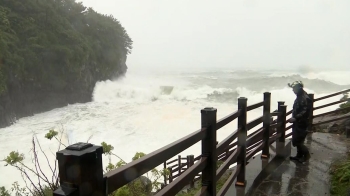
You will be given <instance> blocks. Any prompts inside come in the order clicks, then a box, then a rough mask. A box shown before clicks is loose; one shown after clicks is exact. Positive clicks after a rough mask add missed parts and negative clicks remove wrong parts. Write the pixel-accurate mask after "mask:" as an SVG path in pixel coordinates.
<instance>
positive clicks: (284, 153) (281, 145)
mask: <svg viewBox="0 0 350 196" xmlns="http://www.w3.org/2000/svg"><path fill="white" fill-rule="evenodd" d="M283 104H284V102H278V113H279V115H278V117H277V125H278V126H277V134H281V136H280V137H279V138H278V139H277V140H276V155H277V156H278V157H281V158H284V159H285V158H287V157H288V156H289V155H290V145H289V147H288V145H286V144H285V141H286V123H287V119H286V118H287V106H285V105H283Z"/></svg>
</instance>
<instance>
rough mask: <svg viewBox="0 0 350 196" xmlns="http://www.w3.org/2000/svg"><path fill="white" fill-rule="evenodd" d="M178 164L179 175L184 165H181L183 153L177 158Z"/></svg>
mask: <svg viewBox="0 0 350 196" xmlns="http://www.w3.org/2000/svg"><path fill="white" fill-rule="evenodd" d="M177 164H178V167H177V168H178V169H179V172H178V174H179V176H180V175H181V173H182V172H181V168H182V165H181V155H179V156H178V159H177Z"/></svg>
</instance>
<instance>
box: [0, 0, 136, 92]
mask: <svg viewBox="0 0 350 196" xmlns="http://www.w3.org/2000/svg"><path fill="white" fill-rule="evenodd" d="M131 49H132V40H131V39H130V37H129V36H128V34H127V33H126V31H125V29H124V28H123V27H122V26H121V24H120V23H119V21H118V20H117V19H115V18H114V17H113V16H106V15H102V14H99V13H97V12H95V11H94V10H93V9H91V8H86V7H84V6H83V5H82V3H77V2H75V0H16V1H13V0H1V1H0V95H1V94H5V93H7V92H8V91H9V90H10V88H19V87H18V86H21V88H22V89H24V88H35V89H41V90H47V89H54V90H57V91H65V92H67V91H68V92H69V91H74V90H75V89H79V88H82V84H84V85H87V86H88V85H90V86H89V88H91V85H94V83H95V82H96V81H98V80H103V79H108V78H111V77H113V76H114V74H117V75H121V74H124V73H125V71H126V69H127V68H126V65H125V60H126V55H127V54H129V53H130V52H131ZM14 84H18V85H16V87H13V85H14ZM84 87H85V86H84ZM86 88H87V87H86Z"/></svg>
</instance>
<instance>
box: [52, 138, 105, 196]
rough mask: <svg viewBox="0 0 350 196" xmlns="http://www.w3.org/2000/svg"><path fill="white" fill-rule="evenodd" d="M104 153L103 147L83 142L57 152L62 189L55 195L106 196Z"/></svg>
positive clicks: (56, 191) (54, 193)
mask: <svg viewBox="0 0 350 196" xmlns="http://www.w3.org/2000/svg"><path fill="white" fill-rule="evenodd" d="M102 153H103V148H102V146H95V145H92V144H89V143H81V142H80V143H76V144H73V145H70V146H68V147H67V148H66V149H64V150H61V151H59V152H57V153H56V158H57V161H58V169H59V178H60V187H59V188H58V189H57V190H55V191H54V192H53V195H54V196H73V195H74V196H89V195H105V190H106V187H104V180H103V166H102Z"/></svg>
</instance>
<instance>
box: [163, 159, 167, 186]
mask: <svg viewBox="0 0 350 196" xmlns="http://www.w3.org/2000/svg"><path fill="white" fill-rule="evenodd" d="M166 169H167V168H166V161H165V162H164V175H163V177H164V186H166V185H167V184H168V183H167V181H168V179H167V176H166V172H165V170H166Z"/></svg>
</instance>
